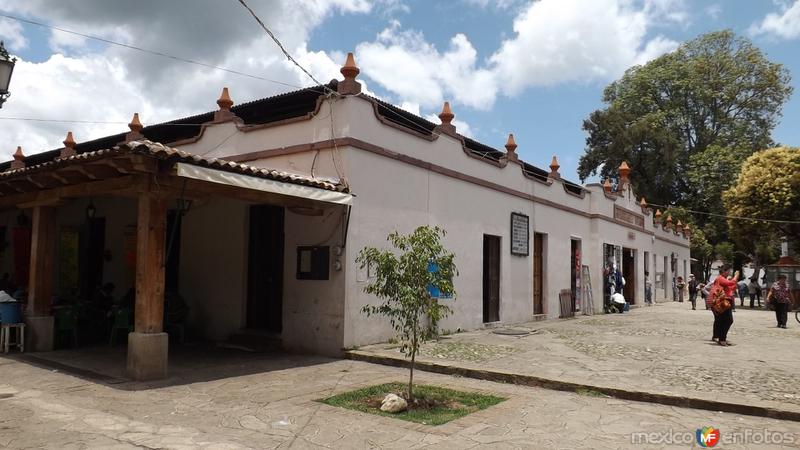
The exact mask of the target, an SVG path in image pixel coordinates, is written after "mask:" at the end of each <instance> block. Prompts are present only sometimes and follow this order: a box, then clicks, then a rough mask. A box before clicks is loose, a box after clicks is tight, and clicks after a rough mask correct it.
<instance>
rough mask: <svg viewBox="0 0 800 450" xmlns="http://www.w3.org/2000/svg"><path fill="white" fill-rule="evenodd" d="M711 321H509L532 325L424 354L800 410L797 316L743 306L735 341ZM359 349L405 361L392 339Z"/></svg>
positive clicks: (437, 345)
mask: <svg viewBox="0 0 800 450" xmlns="http://www.w3.org/2000/svg"><path fill="white" fill-rule="evenodd" d="M712 323H713V317H712V313H711V312H710V311H706V310H705V309H702V310H700V309H698V310H696V311H693V310H691V304H689V303H675V302H668V303H661V304H657V305H656V306H654V307H647V308H637V309H634V310H632V311H631V312H629V313H625V314H613V315H596V316H579V317H577V318H575V319H570V320H554V321H545V322H532V323H527V324H520V325H516V326H514V327H511V328H513V330H527V331H530V332H531V333H530V334H528V335H526V336H510V335H503V334H497V333H495V332H493V331H497V330H480V331H475V332H468V333H459V334H455V335H451V336H446V337H444V338H443V339H442V340H440V341H439V342H432V343H428V344H426V345H425V347H424V348H423V349H422V356H421V358H420V360H424V361H431V362H439V363H446V364H449V365H457V366H462V367H467V368H472V369H489V368H491V369H494V370H498V371H502V372H511V373H518V374H523V375H534V376H538V377H543V378H549V379H555V380H560V381H568V382H576V383H583V384H591V385H596V386H603V387H610V388H619V389H630V390H636V391H644V392H652V393H663V394H671V395H679V396H688V397H697V398H702V399H708V400H718V401H724V402H732V403H739V404H747V405H755V406H763V407H772V408H778V409H784V410H790V411H800V382H799V381H798V380H800V351H798V347H800V325H798V324H797V323H796V322H795V321H794V316H792V320H791V323H789V328H788V329H785V330H784V329H780V328H776V327H775V315H774V313H773V312H772V311H765V310H747V309H739V310H737V311H736V312H735V313H734V324H733V327H732V328H731V331H730V333H729V336H728V337H729V340H730V341H731V342H733V343H734V344H735V345H734V346H732V347H720V346H718V345H716V344H714V343H713V342H711V340H710V339H711V326H712ZM445 343H446V344H445ZM440 349H441V350H440ZM444 350H447V351H444ZM358 351H360V352H367V353H372V354H379V355H383V356H393V357H398V351H397V349H395V348H393V347H392V346H386V345H375V346H368V347H364V348H361V349H359V350H358Z"/></svg>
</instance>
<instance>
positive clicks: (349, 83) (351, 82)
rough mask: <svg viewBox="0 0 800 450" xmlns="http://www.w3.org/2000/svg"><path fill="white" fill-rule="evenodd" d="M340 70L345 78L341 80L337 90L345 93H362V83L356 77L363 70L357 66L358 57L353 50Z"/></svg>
mask: <svg viewBox="0 0 800 450" xmlns="http://www.w3.org/2000/svg"><path fill="white" fill-rule="evenodd" d="M339 72H341V73H342V75H344V80H343V81H340V82H339V83H338V84H337V86H336V91H337V92H338V93H340V94H343V95H357V94H360V93H361V83H359V82H358V81H356V77H357V76H358V74H359V73H361V70H359V68H358V66H356V58H355V57H354V56H353V52H350V53H348V54H347V59H346V60H345V62H344V65H343V66H342V68H341V69H339Z"/></svg>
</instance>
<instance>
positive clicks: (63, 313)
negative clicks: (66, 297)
mask: <svg viewBox="0 0 800 450" xmlns="http://www.w3.org/2000/svg"><path fill="white" fill-rule="evenodd" d="M55 319H56V336H60V335H62V334H63V333H69V334H70V337H71V338H72V346H73V347H77V346H78V315H77V313H76V312H75V310H74V309H73V308H71V307H66V308H59V309H57V310H56V312H55Z"/></svg>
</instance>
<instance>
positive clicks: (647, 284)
mask: <svg viewBox="0 0 800 450" xmlns="http://www.w3.org/2000/svg"><path fill="white" fill-rule="evenodd" d="M644 302H645V303H646V304H647V306H653V283H652V282H651V281H650V272H648V271H646V270H645V272H644Z"/></svg>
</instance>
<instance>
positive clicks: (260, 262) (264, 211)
mask: <svg viewBox="0 0 800 450" xmlns="http://www.w3.org/2000/svg"><path fill="white" fill-rule="evenodd" d="M249 239H250V242H249V246H248V266H247V275H248V276H247V319H246V321H247V328H250V329H255V330H263V331H268V332H272V333H280V332H281V330H282V328H283V319H282V315H283V244H284V210H283V207H280V206H272V205H254V206H251V207H250V236H249Z"/></svg>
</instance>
